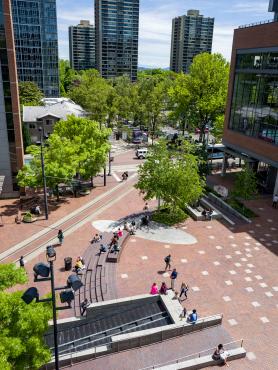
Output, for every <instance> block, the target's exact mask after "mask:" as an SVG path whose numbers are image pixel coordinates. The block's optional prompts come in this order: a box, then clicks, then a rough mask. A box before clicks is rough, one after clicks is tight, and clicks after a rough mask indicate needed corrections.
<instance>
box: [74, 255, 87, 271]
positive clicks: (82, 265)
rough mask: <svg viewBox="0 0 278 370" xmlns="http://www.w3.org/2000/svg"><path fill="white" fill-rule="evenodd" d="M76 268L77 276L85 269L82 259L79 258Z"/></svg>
mask: <svg viewBox="0 0 278 370" xmlns="http://www.w3.org/2000/svg"><path fill="white" fill-rule="evenodd" d="M74 268H75V271H76V273H77V274H78V273H79V272H81V271H82V270H84V269H85V263H84V260H83V258H82V257H80V256H79V257H77V260H76V263H75V266H74Z"/></svg>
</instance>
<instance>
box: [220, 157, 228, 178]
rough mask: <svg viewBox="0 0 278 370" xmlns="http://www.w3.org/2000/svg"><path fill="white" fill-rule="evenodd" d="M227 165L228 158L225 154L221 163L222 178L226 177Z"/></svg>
mask: <svg viewBox="0 0 278 370" xmlns="http://www.w3.org/2000/svg"><path fill="white" fill-rule="evenodd" d="M227 164H228V156H227V154H226V153H225V154H224V158H223V162H222V172H221V176H222V177H224V176H225V175H226V170H227Z"/></svg>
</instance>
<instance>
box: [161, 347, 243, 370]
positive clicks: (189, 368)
mask: <svg viewBox="0 0 278 370" xmlns="http://www.w3.org/2000/svg"><path fill="white" fill-rule="evenodd" d="M227 352H229V354H230V355H229V357H228V358H227V361H233V360H238V359H240V358H244V357H245V356H246V350H245V349H244V348H243V347H239V348H235V349H231V350H228V351H227ZM222 363H223V362H222V360H217V361H216V360H214V359H213V358H212V355H208V356H202V357H198V358H195V359H193V360H187V361H183V362H178V363H175V364H172V365H169V364H168V365H166V366H161V367H156V370H198V369H204V368H208V367H210V366H216V365H221V364H222Z"/></svg>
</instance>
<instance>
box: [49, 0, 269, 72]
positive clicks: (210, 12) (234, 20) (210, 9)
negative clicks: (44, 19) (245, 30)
mask: <svg viewBox="0 0 278 370" xmlns="http://www.w3.org/2000/svg"><path fill="white" fill-rule="evenodd" d="M56 1H57V17H58V34H59V57H60V58H61V59H68V58H69V56H68V54H69V46H68V27H69V26H71V25H76V24H78V23H79V21H80V20H81V19H88V20H90V21H91V23H92V24H94V0H56ZM268 4H269V0H246V1H242V0H140V22H139V23H140V25H139V66H144V67H161V68H166V67H169V63H170V48H171V30H172V19H173V18H174V17H177V16H180V15H184V14H186V12H187V10H189V9H198V10H200V13H201V14H203V15H204V16H208V17H214V18H215V25H214V37H213V44H212V51H213V52H218V53H221V54H223V55H224V57H225V58H226V59H227V60H228V61H229V60H230V56H231V48H232V39H233V30H234V29H235V28H237V27H238V26H240V25H244V24H249V23H254V22H259V21H264V20H268V19H272V18H273V14H272V13H268Z"/></svg>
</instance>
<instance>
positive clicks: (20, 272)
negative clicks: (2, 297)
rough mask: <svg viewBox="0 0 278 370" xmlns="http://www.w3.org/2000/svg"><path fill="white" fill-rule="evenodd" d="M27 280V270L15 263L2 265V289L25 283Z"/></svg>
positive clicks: (0, 280)
mask: <svg viewBox="0 0 278 370" xmlns="http://www.w3.org/2000/svg"><path fill="white" fill-rule="evenodd" d="M27 280H28V279H27V274H26V271H25V270H24V269H22V268H17V267H16V265H15V264H14V263H8V264H1V265H0V291H3V290H5V289H7V288H11V287H12V286H14V285H15V284H24V283H26V282H27Z"/></svg>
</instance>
